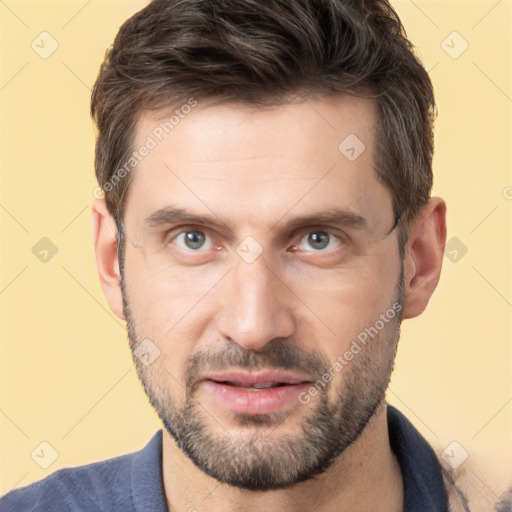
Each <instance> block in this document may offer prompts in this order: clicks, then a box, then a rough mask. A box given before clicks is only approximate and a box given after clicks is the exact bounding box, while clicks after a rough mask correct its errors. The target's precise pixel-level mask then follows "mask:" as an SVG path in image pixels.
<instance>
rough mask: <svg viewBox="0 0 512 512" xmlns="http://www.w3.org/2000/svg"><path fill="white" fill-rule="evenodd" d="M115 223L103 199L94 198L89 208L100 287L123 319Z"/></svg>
mask: <svg viewBox="0 0 512 512" xmlns="http://www.w3.org/2000/svg"><path fill="white" fill-rule="evenodd" d="M116 230H117V228H116V224H115V221H114V218H113V217H112V215H111V214H110V212H109V211H108V209H107V206H106V204H105V200H104V199H95V200H94V203H93V204H92V210H91V237H92V244H93V248H94V254H95V257H96V268H97V270H98V276H99V278H100V284H101V288H102V290H103V293H104V294H105V298H106V299H107V302H108V304H109V306H110V309H111V310H112V311H113V313H114V314H115V315H116V316H118V317H119V318H121V319H122V320H124V313H123V299H122V293H121V275H120V271H119V258H118V250H117V241H116Z"/></svg>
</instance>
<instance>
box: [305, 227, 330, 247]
mask: <svg viewBox="0 0 512 512" xmlns="http://www.w3.org/2000/svg"><path fill="white" fill-rule="evenodd" d="M309 241H310V243H311V246H312V247H314V248H315V249H325V248H326V247H327V246H328V245H329V234H328V233H326V232H325V231H318V232H316V233H311V234H310V235H309Z"/></svg>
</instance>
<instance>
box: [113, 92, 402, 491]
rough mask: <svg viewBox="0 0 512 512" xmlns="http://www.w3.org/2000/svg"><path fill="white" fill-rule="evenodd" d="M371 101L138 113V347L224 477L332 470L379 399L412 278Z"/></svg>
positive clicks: (132, 325)
mask: <svg viewBox="0 0 512 512" xmlns="http://www.w3.org/2000/svg"><path fill="white" fill-rule="evenodd" d="M375 108H376V106H375V104H374V103H372V102H371V100H364V99H360V98H355V97H350V96H344V97H341V96H340V97H337V98H331V99H322V100H315V101H309V102H303V103H298V104H286V105H283V106H278V107H274V108H271V109H256V108H250V107H247V106H241V105H233V104H232V105H216V106H210V107H206V108H203V107H202V106H201V105H198V106H197V107H195V109H193V110H192V112H191V113H189V114H188V115H187V116H185V117H184V118H180V121H179V124H177V125H176V126H175V127H174V128H173V129H172V131H170V132H169V133H168V134H165V133H164V136H162V134H161V130H160V131H159V130H158V127H159V125H160V123H162V122H165V121H167V120H168V119H169V118H170V116H171V115H173V112H172V111H169V112H168V111H166V110H162V111H158V112H145V113H144V115H143V116H142V117H141V119H140V120H139V122H138V125H137V132H136V139H135V143H134V148H135V149H138V148H140V147H142V146H143V145H149V146H151V149H150V151H149V152H148V154H147V156H145V157H144V159H143V160H142V161H141V162H140V163H139V165H138V167H137V169H136V170H135V171H133V173H134V174H133V176H132V178H133V180H132V182H131V184H130V188H129V192H128V196H127V198H126V210H125V217H124V225H125V231H126V243H125V262H124V270H123V301H124V312H125V317H126V320H127V324H128V330H129V337H130V343H131V347H132V350H134V351H135V352H136V353H139V352H140V347H144V349H145V352H147V353H148V354H149V355H148V356H145V357H146V358H147V359H146V360H144V358H142V361H143V362H141V361H140V360H139V359H138V358H135V362H136V364H137V370H138V373H139V376H140V378H141V380H142V382H143V384H144V388H145V390H146V392H147V394H148V396H149V398H150V401H151V403H152V404H153V406H154V407H155V408H156V410H157V412H158V413H159V415H160V417H161V418H162V420H163V422H164V425H165V427H166V429H167V431H168V432H169V433H170V434H171V435H172V436H173V437H174V439H175V440H176V442H177V445H178V446H179V447H180V448H181V449H182V450H183V451H184V452H185V453H186V455H187V456H188V457H190V458H191V459H192V461H193V462H194V463H195V464H196V465H197V466H199V467H200V468H201V469H202V470H203V471H205V472H206V473H207V474H209V475H210V476H212V477H214V478H217V479H218V480H220V481H222V482H225V483H228V484H231V485H235V486H238V487H242V488H248V489H260V490H264V489H272V488H279V487H284V486H287V485H290V484H293V483H296V482H298V481H301V480H304V479H307V478H310V477H311V476H313V475H315V474H318V473H320V472H322V471H323V470H325V469H326V468H327V467H329V465H330V464H332V463H333V461H334V460H335V459H336V457H338V456H339V455H340V453H342V452H343V451H344V450H345V448H346V447H347V446H349V445H350V444H351V443H353V442H354V441H355V440H356V439H357V438H358V436H359V434H360V433H361V431H362V430H363V429H364V427H365V425H366V424H367V422H368V420H369V419H370V418H371V416H372V415H373V413H374V412H375V410H376V408H377V406H378V405H379V404H380V403H381V402H382V400H383V397H384V392H385V389H386V387H387V384H388V381H389V376H390V374H391V371H392V366H393V360H394V356H395V351H396V344H397V342H398V337H399V328H400V319H401V315H400V314H399V312H400V309H401V306H400V305H401V300H402V286H403V281H402V265H401V261H400V258H399V251H398V244H397V232H396V230H394V231H392V232H391V233H389V232H390V229H391V228H392V226H393V224H394V218H393V209H392V198H391V194H390V192H389V191H388V190H387V188H386V187H385V186H384V185H383V184H382V183H381V182H379V181H378V180H377V178H376V176H375V172H374V170H373V167H372V165H373V161H374V154H375V146H374V135H375V123H376V110H375ZM155 130H156V131H155ZM155 134H159V136H158V137H157V136H155ZM148 136H149V137H150V138H151V139H152V140H153V141H154V142H155V143H156V144H152V143H149V144H148V141H149V139H148ZM354 136H357V139H356V138H355V137H354ZM347 137H349V138H348V139H347ZM159 138H161V139H162V140H158V139H159ZM345 139H346V141H345ZM358 139H359V140H358ZM343 141H345V142H343ZM340 144H341V146H340ZM362 144H364V147H363V145H362ZM153 146H154V147H153ZM352 148H353V149H352ZM361 151H362V152H361ZM359 153H360V154H359ZM354 157H356V158H354ZM331 217H332V218H331ZM143 340H146V341H143ZM148 340H149V341H148ZM141 342H143V345H140V347H139V344H140V343H141ZM138 347H139V349H138ZM137 349H138V350H139V352H137ZM158 351H160V352H159V355H158ZM350 354H352V357H351V356H350ZM155 356H158V357H156V359H154V361H153V362H151V364H148V363H149V362H150V361H151V360H152V359H153V358H154V357H155ZM336 363H337V364H336ZM315 382H316V386H315V385H314V384H315ZM315 390H316V391H315Z"/></svg>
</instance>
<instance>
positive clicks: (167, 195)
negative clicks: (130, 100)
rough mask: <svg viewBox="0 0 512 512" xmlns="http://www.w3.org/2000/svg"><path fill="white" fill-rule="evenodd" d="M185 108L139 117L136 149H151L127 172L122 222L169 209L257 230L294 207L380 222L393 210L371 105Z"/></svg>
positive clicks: (334, 102)
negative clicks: (379, 171) (381, 177)
mask: <svg viewBox="0 0 512 512" xmlns="http://www.w3.org/2000/svg"><path fill="white" fill-rule="evenodd" d="M187 104H189V105H190V104H193V103H191V102H190V101H189V102H188V103H186V102H185V103H183V104H182V105H181V106H180V105H177V106H173V107H172V108H171V109H163V110H160V111H145V112H143V114H142V115H141V117H140V119H139V121H138V123H137V128H136V136H135V141H134V147H133V149H134V151H136V152H137V151H138V152H139V153H141V149H142V148H143V147H144V146H147V147H148V148H150V149H149V150H147V151H144V153H145V155H144V156H143V157H142V158H140V161H139V162H138V164H137V167H136V169H135V170H134V171H133V174H132V176H131V183H130V189H129V192H128V197H127V199H126V216H127V219H128V217H129V216H130V211H132V212H136V215H137V217H138V218H141V217H142V216H147V215H150V214H151V213H153V212H154V211H157V210H158V209H161V208H165V207H167V206H169V205H171V204H172V205H175V206H181V207H186V208H188V209H194V210H195V211H198V212H202V213H206V212H208V210H209V212H208V213H212V212H213V213H214V214H217V213H218V215H219V216H225V217H226V218H233V217H235V218H237V219H240V220H241V221H243V220H246V221H247V222H248V223H252V224H254V226H256V223H258V222H261V223H267V224H269V223H274V224H275V222H276V218H277V217H282V216H283V215H284V214H286V212H291V211H292V210H293V212H294V213H296V214H297V215H307V214H308V213H310V211H312V210H315V211H318V209H319V208H322V207H325V208H339V207H344V208H348V209H351V210H352V211H354V212H357V213H359V214H363V215H364V216H365V218H367V219H368V221H369V223H370V224H372V225H374V226H376V225H377V224H378V222H379V213H382V210H386V209H389V208H390V207H391V196H390V193H389V191H388V190H387V189H386V188H385V187H384V186H383V185H382V184H381V182H380V181H378V180H377V178H376V176H375V172H374V148H375V142H374V138H375V125H376V121H377V119H376V105H375V103H374V102H373V101H372V100H368V99H363V98H357V97H353V96H348V95H345V96H337V97H331V98H324V99H316V100H308V101H304V102H302V103H294V104H284V105H279V106H273V107H266V108H262V107H254V106H247V105H240V104H216V105H207V104H201V103H197V104H196V105H195V106H193V107H192V108H190V107H187V108H184V105H187ZM290 215H291V213H290ZM388 215H391V210H390V211H389V212H388ZM384 222H387V217H386V218H385V220H384Z"/></svg>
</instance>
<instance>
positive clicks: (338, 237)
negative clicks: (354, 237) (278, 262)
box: [166, 228, 346, 254]
mask: <svg viewBox="0 0 512 512" xmlns="http://www.w3.org/2000/svg"><path fill="white" fill-rule="evenodd" d="M191 232H198V233H202V234H204V235H205V236H206V237H208V238H210V239H211V237H210V236H209V235H208V233H207V231H206V230H203V229H196V228H188V229H184V230H181V231H180V232H178V233H177V234H175V235H172V236H167V237H166V240H168V241H167V242H166V243H175V242H176V240H177V239H178V237H180V236H181V235H185V234H187V233H191ZM315 233H316V234H318V233H325V234H327V235H328V236H329V237H330V239H329V245H330V244H331V242H332V241H333V239H334V240H338V245H344V244H345V243H346V241H345V240H344V238H346V235H344V234H343V235H338V234H335V233H333V232H332V231H330V230H329V229H327V228H310V229H307V230H306V229H304V230H301V231H299V232H295V233H294V235H293V238H294V239H295V240H297V242H294V243H293V244H292V246H291V247H292V248H293V249H294V250H293V251H292V252H296V247H297V245H298V244H300V243H301V242H302V240H303V239H304V238H305V237H306V236H308V235H311V234H315ZM210 245H211V247H209V248H208V249H203V248H201V249H199V250H193V249H190V248H184V247H180V246H178V247H179V248H180V249H181V250H183V251H185V252H187V253H197V254H201V253H206V252H208V251H209V250H211V249H212V248H217V249H219V248H220V246H219V245H218V244H215V243H214V242H213V241H212V242H211V244H210ZM306 252H311V253H316V254H331V253H333V252H336V249H331V250H328V251H324V250H322V249H320V250H314V249H311V250H309V251H306Z"/></svg>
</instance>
